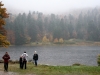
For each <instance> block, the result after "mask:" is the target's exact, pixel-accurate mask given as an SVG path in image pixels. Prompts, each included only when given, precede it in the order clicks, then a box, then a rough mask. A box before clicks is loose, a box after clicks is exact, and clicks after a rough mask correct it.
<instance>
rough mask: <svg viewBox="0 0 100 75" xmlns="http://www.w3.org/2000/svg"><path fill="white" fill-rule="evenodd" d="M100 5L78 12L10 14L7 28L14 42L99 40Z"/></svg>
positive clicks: (9, 37)
mask: <svg viewBox="0 0 100 75" xmlns="http://www.w3.org/2000/svg"><path fill="white" fill-rule="evenodd" d="M99 10H100V9H98V8H93V9H88V10H87V11H80V12H79V13H78V14H65V15H56V14H49V15H45V14H43V13H41V12H35V11H34V12H29V13H19V14H17V15H14V14H12V13H10V14H9V18H7V19H6V25H5V29H6V30H7V37H8V40H9V41H10V43H11V44H13V45H23V44H27V43H30V42H41V41H43V40H45V41H47V42H54V41H57V40H59V39H62V40H68V39H81V40H86V41H100V21H99V20H100V11H99Z"/></svg>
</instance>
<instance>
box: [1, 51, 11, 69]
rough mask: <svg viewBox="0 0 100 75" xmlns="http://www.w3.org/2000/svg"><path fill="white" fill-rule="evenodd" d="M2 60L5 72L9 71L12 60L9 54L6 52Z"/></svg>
mask: <svg viewBox="0 0 100 75" xmlns="http://www.w3.org/2000/svg"><path fill="white" fill-rule="evenodd" d="M2 58H3V59H4V71H8V62H9V59H10V56H9V54H8V52H6V53H5V55H4V56H3V57H2Z"/></svg>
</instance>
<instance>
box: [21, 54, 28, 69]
mask: <svg viewBox="0 0 100 75" xmlns="http://www.w3.org/2000/svg"><path fill="white" fill-rule="evenodd" d="M21 56H22V60H23V67H25V69H26V68H27V57H28V54H27V53H26V52H24V53H23V54H22V55H21ZM23 67H22V69H23Z"/></svg>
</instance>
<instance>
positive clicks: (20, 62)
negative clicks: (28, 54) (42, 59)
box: [19, 56, 23, 69]
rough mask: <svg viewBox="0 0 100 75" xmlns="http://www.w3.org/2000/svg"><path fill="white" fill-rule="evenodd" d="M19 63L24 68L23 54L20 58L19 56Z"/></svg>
mask: <svg viewBox="0 0 100 75" xmlns="http://www.w3.org/2000/svg"><path fill="white" fill-rule="evenodd" d="M19 64H20V69H22V68H23V60H22V56H20V58H19Z"/></svg>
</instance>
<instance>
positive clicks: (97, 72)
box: [0, 63, 100, 75]
mask: <svg viewBox="0 0 100 75" xmlns="http://www.w3.org/2000/svg"><path fill="white" fill-rule="evenodd" d="M0 65H1V66H0V70H1V71H2V70H3V64H0ZM9 71H10V72H16V73H18V75H100V67H98V66H47V65H38V66H37V67H35V66H34V65H33V64H32V63H28V64H27V69H20V68H19V64H9Z"/></svg>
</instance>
